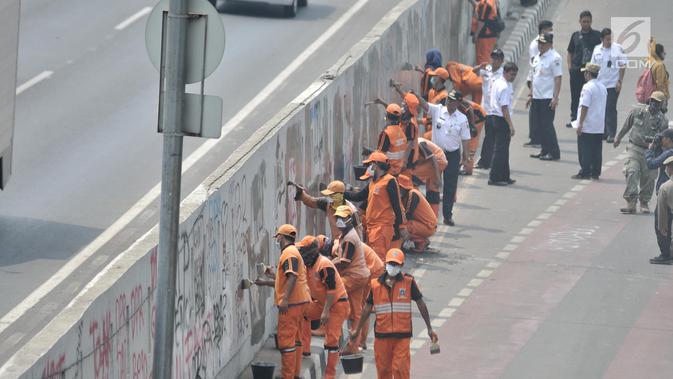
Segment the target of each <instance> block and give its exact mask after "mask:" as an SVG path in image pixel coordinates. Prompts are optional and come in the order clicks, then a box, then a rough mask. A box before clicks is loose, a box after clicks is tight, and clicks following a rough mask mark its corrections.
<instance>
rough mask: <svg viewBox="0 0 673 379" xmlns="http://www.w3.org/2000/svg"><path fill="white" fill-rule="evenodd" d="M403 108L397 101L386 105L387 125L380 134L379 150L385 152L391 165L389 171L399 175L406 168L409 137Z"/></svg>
mask: <svg viewBox="0 0 673 379" xmlns="http://www.w3.org/2000/svg"><path fill="white" fill-rule="evenodd" d="M401 117H402V108H401V107H400V106H399V105H398V104H395V103H392V104H388V106H387V107H386V127H385V128H384V129H383V131H381V133H380V134H379V143H378V148H377V149H378V150H379V151H381V152H383V153H385V154H386V157H388V163H389V165H390V168H389V173H390V174H391V175H394V176H397V175H399V174H400V172H402V170H403V169H404V164H405V160H406V152H407V138H406V135H405V134H404V130H403V129H402V126H401V125H400V123H401Z"/></svg>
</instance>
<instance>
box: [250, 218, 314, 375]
mask: <svg viewBox="0 0 673 379" xmlns="http://www.w3.org/2000/svg"><path fill="white" fill-rule="evenodd" d="M274 238H275V239H276V242H277V243H278V245H280V249H281V254H280V260H279V261H278V270H277V271H276V280H275V281H271V280H263V279H257V280H255V284H257V285H258V286H269V287H275V290H276V299H275V302H276V306H277V307H278V349H279V350H280V353H281V357H282V359H281V373H282V375H283V379H293V378H296V377H299V373H300V372H301V359H302V351H301V350H302V349H301V327H302V324H303V322H304V312H305V309H306V305H307V304H308V303H309V302H310V301H311V294H310V292H309V288H308V284H307V283H306V266H305V265H304V260H303V259H302V258H301V254H300V253H299V250H297V248H296V247H295V246H294V240H295V238H297V229H295V227H294V226H292V225H288V224H285V225H281V226H280V227H279V228H278V231H276V235H275V236H274Z"/></svg>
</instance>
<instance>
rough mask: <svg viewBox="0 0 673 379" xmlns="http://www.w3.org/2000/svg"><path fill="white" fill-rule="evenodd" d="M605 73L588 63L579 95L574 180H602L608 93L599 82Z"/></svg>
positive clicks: (597, 66)
mask: <svg viewBox="0 0 673 379" xmlns="http://www.w3.org/2000/svg"><path fill="white" fill-rule="evenodd" d="M602 70H603V69H602V68H601V67H600V66H599V65H597V64H595V63H587V64H586V65H585V66H584V68H583V69H582V72H584V80H586V83H585V84H584V87H582V92H581V94H580V104H579V108H578V109H577V155H578V158H579V161H580V172H579V173H577V174H576V175H573V176H572V177H571V178H572V179H589V178H591V179H594V180H598V178H599V177H600V176H601V166H602V165H603V134H604V132H605V104H606V102H607V99H608V91H607V89H606V88H605V86H604V85H603V83H601V82H600V81H599V80H598V77H599V76H600V73H599V72H600V71H602Z"/></svg>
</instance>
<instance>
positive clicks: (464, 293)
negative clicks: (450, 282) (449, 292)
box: [456, 288, 472, 297]
mask: <svg viewBox="0 0 673 379" xmlns="http://www.w3.org/2000/svg"><path fill="white" fill-rule="evenodd" d="M470 295H472V289H471V288H463V289H462V290H460V292H458V295H456V296H460V297H468V296H470Z"/></svg>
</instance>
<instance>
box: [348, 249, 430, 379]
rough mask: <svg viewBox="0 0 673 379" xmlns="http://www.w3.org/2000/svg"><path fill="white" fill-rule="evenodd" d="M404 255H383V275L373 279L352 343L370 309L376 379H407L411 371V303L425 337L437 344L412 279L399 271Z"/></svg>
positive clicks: (396, 252)
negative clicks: (425, 333) (424, 327)
mask: <svg viewBox="0 0 673 379" xmlns="http://www.w3.org/2000/svg"><path fill="white" fill-rule="evenodd" d="M402 266H404V253H403V252H402V251H401V250H399V249H390V250H389V251H388V252H387V254H386V272H385V273H384V274H383V275H381V276H380V277H379V278H377V279H374V280H372V282H371V287H372V291H371V293H370V295H369V297H368V298H367V305H366V306H365V309H364V310H363V313H362V318H361V319H360V322H359V323H358V325H357V327H356V329H355V331H354V332H353V333H352V334H351V337H350V338H351V343H355V342H357V341H358V339H359V338H360V331H361V330H362V327H363V326H364V324H365V323H367V321H368V319H369V315H370V314H371V312H372V310H373V311H374V314H375V315H376V323H375V324H374V356H375V360H376V372H377V373H378V377H379V378H400V379H408V378H409V375H410V371H411V352H410V342H411V336H412V335H413V334H412V315H411V301H412V300H413V301H415V302H416V305H417V306H418V310H419V312H420V313H421V316H422V317H423V320H424V321H425V325H426V327H427V330H428V336H429V337H430V339H431V341H432V342H433V343H437V342H438V338H437V334H436V333H435V332H434V331H433V330H432V325H431V324H430V315H429V314H428V307H427V306H426V305H425V302H424V301H423V295H422V294H421V291H420V289H419V288H418V285H417V284H416V281H415V280H414V277H413V276H411V275H408V274H406V273H403V272H402Z"/></svg>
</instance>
